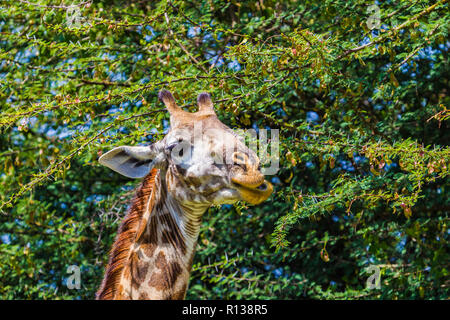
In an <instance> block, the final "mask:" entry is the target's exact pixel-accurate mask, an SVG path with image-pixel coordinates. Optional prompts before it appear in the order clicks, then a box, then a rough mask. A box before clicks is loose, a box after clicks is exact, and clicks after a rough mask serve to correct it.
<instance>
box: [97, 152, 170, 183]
mask: <svg viewBox="0 0 450 320" xmlns="http://www.w3.org/2000/svg"><path fill="white" fill-rule="evenodd" d="M155 145H156V144H153V145H151V146H145V147H128V146H122V147H117V148H114V149H112V150H111V151H109V152H107V153H105V154H104V155H102V156H101V157H100V158H99V159H98V161H99V162H100V164H102V165H104V166H106V167H108V168H110V169H112V170H114V171H116V172H118V173H120V174H121V175H124V176H125V177H128V178H134V179H135V178H143V177H145V176H146V175H147V174H148V173H149V172H150V170H151V169H152V168H153V167H154V166H155V165H156V164H158V163H159V162H161V161H162V160H163V157H164V153H162V152H159V150H158V149H159V148H158V147H157V146H155Z"/></svg>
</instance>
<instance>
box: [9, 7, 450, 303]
mask: <svg viewBox="0 0 450 320" xmlns="http://www.w3.org/2000/svg"><path fill="white" fill-rule="evenodd" d="M61 3H62V2H59V1H48V0H40V1H34V0H29V1H25V0H19V1H11V0H4V1H2V3H1V5H0V61H1V62H0V84H1V89H0V106H1V114H0V130H1V132H2V134H1V136H0V159H1V163H2V171H1V172H0V201H1V204H0V206H1V210H2V213H3V214H1V215H0V252H1V254H0V297H1V298H3V299H18V298H20V299H76V298H81V299H92V298H93V297H94V292H95V290H96V288H97V287H98V285H99V283H100V280H101V277H102V274H103V268H104V265H105V263H106V260H107V254H108V250H109V248H110V246H111V243H112V240H113V238H114V236H115V232H116V230H117V226H118V223H119V222H120V219H121V217H123V215H124V213H125V212H126V209H127V203H128V202H129V200H130V198H131V196H132V194H133V192H132V189H133V188H134V187H135V186H136V185H137V184H138V183H139V182H138V181H130V180H128V179H125V178H123V177H120V176H119V175H118V174H116V173H114V172H111V171H110V170H108V169H105V168H102V167H100V166H99V165H98V163H97V158H98V156H100V155H101V154H102V152H105V151H107V150H110V149H111V148H113V147H114V146H118V145H138V144H145V143H151V142H152V141H156V140H157V139H160V138H161V137H162V136H163V135H164V132H165V130H167V126H168V114H167V113H166V111H165V110H164V108H163V107H162V105H161V104H160V103H159V102H158V101H157V92H158V91H159V90H160V89H161V88H167V89H169V90H171V91H172V92H174V94H175V96H176V99H177V101H182V102H183V104H184V105H183V107H184V108H185V109H186V110H191V111H193V110H195V98H196V96H197V94H198V93H199V92H201V91H205V90H206V91H209V92H210V93H211V94H212V96H213V98H214V100H215V105H216V109H217V113H218V116H219V118H220V119H221V120H222V121H223V122H224V123H225V124H227V125H229V126H230V127H232V128H252V127H253V128H255V127H257V128H264V127H270V128H277V129H279V130H280V170H279V172H278V173H277V175H276V176H273V177H270V178H271V179H272V182H273V183H274V185H275V192H274V194H273V196H272V197H271V198H270V199H269V200H268V201H267V202H265V203H263V204H262V205H259V206H257V207H252V206H246V205H245V204H243V203H239V204H237V205H234V206H222V207H221V208H211V209H210V210H209V211H208V212H207V213H206V214H205V217H204V221H203V227H202V232H201V234H200V239H199V245H198V251H197V255H196V257H195V261H194V267H193V272H192V277H191V283H190V290H189V292H188V298H191V299H222V298H226V299H231V298H232V299H241V298H245V299H253V298H260V299H298V298H319V299H333V298H337V299H354V298H383V299H416V298H425V299H442V298H448V287H449V280H448V272H449V271H448V263H449V260H448V246H447V241H448V236H449V229H448V211H449V197H448V193H447V191H448V188H449V184H448V165H449V159H450V157H449V149H448V141H449V132H448V131H447V129H448V128H447V126H448V125H447V121H448V115H449V113H448V106H449V97H448V88H449V87H450V86H449V79H448V75H449V74H450V70H449V63H448V49H449V46H450V43H449V41H448V25H449V23H448V22H449V10H448V1H446V0H440V1H429V0H418V1H406V0H402V1H379V2H376V3H377V5H378V8H379V9H380V11H379V13H380V25H379V26H377V27H375V28H373V29H371V27H370V25H371V24H370V23H369V22H375V23H376V22H377V20H376V16H374V14H375V13H374V11H371V10H369V6H371V5H373V4H374V2H372V1H362V0H352V1H343V0H338V1H329V0H326V1H315V0H308V1H302V2H296V1H270V0H269V1H234V0H230V1H219V0H209V1H200V2H190V1H167V2H166V1H133V0H128V1H119V0H115V1H94V2H93V3H91V2H88V1H87V2H75V3H74V6H73V7H69V6H68V5H64V4H61ZM77 10H79V11H77ZM74 12H75V13H74ZM77 12H79V13H80V15H79V17H80V19H78V20H77V19H75V20H74V14H76V13H77ZM374 19H375V20H374ZM69 22H70V23H69ZM70 265H77V266H79V267H81V276H82V279H81V280H82V288H81V289H80V290H69V289H68V288H67V287H66V285H65V281H66V279H67V277H68V276H69V274H68V273H67V267H68V266H70ZM370 265H378V267H379V268H380V270H381V286H380V288H379V289H368V288H367V287H366V280H367V278H368V277H369V276H370V275H371V274H370V272H368V271H367V267H368V266H370Z"/></svg>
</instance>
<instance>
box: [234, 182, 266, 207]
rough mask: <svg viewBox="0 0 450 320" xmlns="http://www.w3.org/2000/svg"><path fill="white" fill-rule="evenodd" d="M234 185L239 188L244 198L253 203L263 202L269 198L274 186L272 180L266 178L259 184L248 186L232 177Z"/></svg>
mask: <svg viewBox="0 0 450 320" xmlns="http://www.w3.org/2000/svg"><path fill="white" fill-rule="evenodd" d="M231 180H232V181H233V183H234V186H235V187H236V189H237V190H238V192H239V194H240V195H241V197H242V200H244V201H247V202H248V203H251V204H255V205H256V204H260V203H261V202H263V201H265V200H267V198H269V197H270V195H271V194H272V191H273V186H272V184H271V183H270V182H268V181H266V180H264V181H263V182H262V183H260V184H259V185H258V186H251V187H250V186H246V185H244V184H241V183H239V181H237V180H236V179H231Z"/></svg>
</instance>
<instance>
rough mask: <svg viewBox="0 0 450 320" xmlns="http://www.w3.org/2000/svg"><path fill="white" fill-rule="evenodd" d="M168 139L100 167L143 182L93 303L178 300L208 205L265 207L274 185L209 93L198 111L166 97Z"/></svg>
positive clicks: (129, 150)
mask: <svg viewBox="0 0 450 320" xmlns="http://www.w3.org/2000/svg"><path fill="white" fill-rule="evenodd" d="M158 96H159V99H160V100H161V101H162V102H163V103H164V104H165V105H166V108H167V110H168V111H169V113H170V129H169V131H168V133H167V134H166V136H165V137H164V138H163V139H162V140H160V141H157V142H155V143H153V144H152V145H150V146H120V147H117V148H115V149H113V150H111V151H109V152H107V153H106V154H104V155H102V156H101V157H100V159H99V162H100V163H101V164H102V165H105V166H107V167H109V168H111V169H112V170H114V171H116V172H118V173H120V174H122V175H124V176H126V177H129V178H144V179H143V183H142V185H141V186H140V187H139V188H138V189H137V192H136V195H135V198H134V199H133V202H132V205H131V207H130V210H129V212H128V213H127V215H126V216H125V218H124V220H123V222H122V224H121V226H120V227H119V231H118V234H117V237H116V240H115V242H114V245H113V247H112V250H111V253H110V257H109V262H108V266H107V268H106V272H105V277H104V279H103V282H102V284H101V287H100V289H99V290H98V292H97V299H183V298H184V297H185V294H186V290H187V287H188V283H189V275H190V271H191V267H192V262H193V258H194V254H195V246H196V243H197V238H198V234H199V230H200V224H201V219H202V215H203V214H204V213H205V211H206V210H207V209H208V208H209V207H210V206H211V205H218V204H231V203H234V202H236V201H239V200H244V201H247V202H249V203H251V204H259V203H261V202H263V201H265V200H266V199H267V198H268V197H269V196H270V195H271V193H272V191H273V188H272V185H271V184H270V183H269V182H267V181H266V180H265V179H264V175H263V174H262V173H261V170H260V161H259V159H258V157H257V155H256V153H255V152H254V151H253V150H251V149H249V148H248V147H247V146H246V145H245V144H244V142H243V141H242V139H241V138H240V137H239V136H238V135H237V134H236V133H235V132H234V131H233V130H231V129H230V128H229V127H227V126H226V125H224V124H223V123H222V122H221V121H220V120H219V119H218V118H217V116H216V113H215V111H214V107H213V102H212V100H211V97H210V95H209V94H208V93H201V94H199V96H198V99H197V103H198V107H199V108H198V111H197V112H194V113H190V112H187V111H184V110H183V109H181V108H180V107H178V106H177V104H176V102H175V99H174V97H173V96H172V94H171V93H170V92H169V91H167V90H162V91H161V92H160V93H159V95H158Z"/></svg>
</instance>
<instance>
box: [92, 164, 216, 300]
mask: <svg viewBox="0 0 450 320" xmlns="http://www.w3.org/2000/svg"><path fill="white" fill-rule="evenodd" d="M162 176H163V174H160V172H159V170H156V169H154V170H152V172H151V173H150V174H149V175H148V176H147V177H146V178H145V179H144V182H143V184H142V186H141V187H140V188H139V189H138V191H137V194H136V197H135V199H134V200H133V204H132V206H131V209H130V211H129V213H128V214H127V217H125V219H124V221H123V222H122V225H121V227H120V228H119V233H118V235H117V238H116V241H115V243H114V245H113V250H112V253H111V256H110V261H109V264H108V267H107V271H106V275H105V279H104V280H103V283H102V286H101V288H100V290H99V292H98V293H97V298H98V299H103V298H105V299H108V298H109V299H133V300H134V299H183V298H184V297H185V294H186V290H187V286H188V283H189V276H190V271H191V267H192V262H193V258H194V255H195V247H196V243H197V238H198V234H199V231H200V224H201V217H202V215H203V213H204V212H205V211H206V209H207V207H208V206H198V207H192V206H186V205H183V204H181V203H179V202H178V201H177V200H175V199H174V198H173V197H172V196H171V195H170V193H168V192H167V185H166V181H165V177H164V176H163V177H162ZM129 220H131V221H129ZM127 227H128V228H127ZM129 229H132V232H131V233H133V231H134V234H133V235H129V234H128V233H130V232H129V231H130V230H129ZM124 239H128V241H124Z"/></svg>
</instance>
